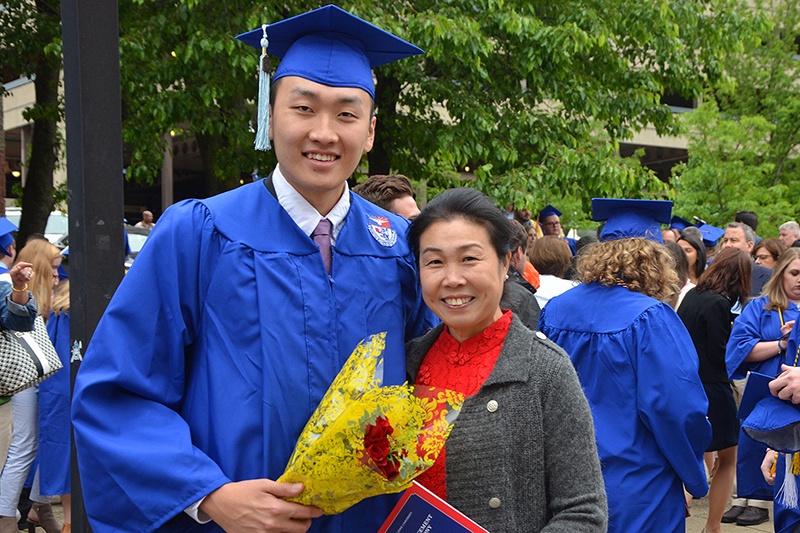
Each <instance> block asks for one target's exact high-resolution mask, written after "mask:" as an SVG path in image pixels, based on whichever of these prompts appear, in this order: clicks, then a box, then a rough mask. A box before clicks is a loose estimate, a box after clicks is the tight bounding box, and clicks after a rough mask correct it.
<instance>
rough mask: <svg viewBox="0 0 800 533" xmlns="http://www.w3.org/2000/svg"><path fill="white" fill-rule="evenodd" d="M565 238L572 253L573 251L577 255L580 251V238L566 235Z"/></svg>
mask: <svg viewBox="0 0 800 533" xmlns="http://www.w3.org/2000/svg"><path fill="white" fill-rule="evenodd" d="M564 240H565V241H567V246H569V251H570V253H572V255H573V256H574V255H577V253H578V248H577V244H578V240H577V239H572V238H570V237H564Z"/></svg>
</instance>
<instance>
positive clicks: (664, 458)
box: [539, 283, 711, 533]
mask: <svg viewBox="0 0 800 533" xmlns="http://www.w3.org/2000/svg"><path fill="white" fill-rule="evenodd" d="M539 328H540V329H541V330H542V332H543V333H544V334H545V335H547V336H548V338H550V340H552V341H554V342H555V343H556V344H558V345H559V346H561V347H562V348H564V350H566V352H567V353H568V354H569V355H570V358H571V359H572V362H573V364H574V365H575V369H576V370H577V372H578V377H579V378H580V381H581V384H582V385H583V388H584V392H585V393H586V397H587V399H588V400H589V405H590V406H591V408H592V415H593V416H594V422H595V432H596V436H597V448H598V452H599V454H600V463H601V464H602V466H603V478H604V480H605V484H606V492H607V493H608V514H609V527H608V531H609V532H620V533H627V532H631V531H636V532H648V531H651V532H654V533H656V532H657V533H668V532H676V533H678V532H679V533H683V532H684V529H685V520H686V504H685V501H684V497H683V489H682V484H685V485H686V489H687V490H688V491H689V492H690V493H692V494H693V495H694V496H697V497H700V496H703V495H704V494H705V493H706V492H707V491H708V484H707V482H706V475H705V470H704V468H703V452H704V451H705V449H706V448H707V447H708V444H709V443H710V442H711V425H710V424H709V423H708V420H707V419H706V413H707V411H708V399H707V398H706V395H705V391H704V390H703V385H702V383H701V382H700V377H699V375H698V366H699V363H698V359H697V352H696V351H695V348H694V345H693V344H692V339H691V337H690V336H689V333H688V332H687V331H686V328H685V327H684V325H683V323H682V322H681V320H680V318H678V315H676V314H675V312H674V311H673V310H672V308H671V307H669V306H668V305H667V304H664V303H661V302H658V301H657V300H655V299H653V298H650V297H648V296H644V295H643V294H639V293H635V292H631V291H629V290H628V289H625V288H623V287H619V286H613V287H607V286H604V285H601V284H599V283H591V284H588V285H587V284H583V285H579V286H577V287H575V288H573V289H571V290H569V291H567V292H565V293H564V294H562V295H560V296H557V297H556V298H553V299H552V300H550V302H549V303H548V304H547V307H545V308H544V309H543V310H542V314H541V318H540V321H539Z"/></svg>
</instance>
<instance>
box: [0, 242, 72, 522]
mask: <svg viewBox="0 0 800 533" xmlns="http://www.w3.org/2000/svg"><path fill="white" fill-rule="evenodd" d="M61 259H62V257H61V253H60V251H59V249H58V248H56V247H55V246H53V245H52V244H50V242H48V241H47V240H45V239H34V240H30V239H29V240H28V242H27V243H26V244H25V246H24V247H23V248H22V250H20V251H19V253H18V254H17V258H16V261H17V262H18V263H20V262H24V263H30V264H31V265H33V271H34V275H33V278H32V279H31V280H30V281H29V282H28V290H29V291H30V292H31V293H33V296H34V301H35V302H36V307H37V308H38V310H39V313H40V314H41V315H42V317H43V318H45V320H46V319H47V317H48V316H49V315H50V300H51V297H52V293H53V288H54V287H55V286H56V284H58V267H59V265H60V264H61ZM50 379H52V378H50ZM11 410H12V412H13V415H14V435H13V437H12V439H11V447H10V448H9V450H8V460H7V461H6V466H5V468H4V469H3V473H2V475H0V533H16V532H17V523H16V518H15V517H16V514H17V504H18V502H19V495H20V493H21V492H22V488H23V486H24V484H25V479H26V478H27V477H28V471H29V470H30V468H31V464H33V460H34V459H35V458H36V452H37V448H38V440H39V423H38V420H39V386H38V385H37V386H34V387H31V388H29V389H26V390H24V391H22V392H19V393H17V394H15V395H14V396H13V397H12V398H11ZM34 485H36V482H35V481H34ZM34 489H35V487H34ZM34 492H35V490H32V491H31V500H33V507H32V508H31V511H30V513H28V524H29V525H31V526H40V527H42V528H43V529H44V530H45V531H46V532H47V533H59V532H60V531H61V524H59V523H58V521H57V520H56V518H55V516H53V509H52V508H51V507H50V498H45V497H41V496H38V495H35V494H34Z"/></svg>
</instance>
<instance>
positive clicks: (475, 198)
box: [408, 187, 512, 263]
mask: <svg viewBox="0 0 800 533" xmlns="http://www.w3.org/2000/svg"><path fill="white" fill-rule="evenodd" d="M459 219H464V220H466V221H468V222H473V223H475V224H479V225H481V226H483V227H484V228H485V229H486V233H488V234H489V242H491V243H492V246H493V247H494V250H495V252H497V257H498V258H500V260H501V261H503V260H505V258H506V256H507V255H508V253H509V252H510V251H511V231H512V227H511V223H510V221H509V220H508V219H507V218H506V217H505V215H503V213H502V211H500V209H498V208H497V207H495V206H494V204H492V201H491V200H490V199H489V197H488V196H486V195H485V194H483V193H482V192H480V191H479V190H477V189H472V188H469V187H462V188H459V189H448V190H446V191H443V192H442V193H441V194H439V195H438V196H436V197H435V198H434V199H433V200H431V201H430V202H428V205H427V206H425V209H423V210H422V212H421V213H420V214H419V216H418V217H417V218H415V219H414V222H412V223H411V227H410V228H409V230H408V242H409V244H410V245H411V249H412V250H413V251H414V257H416V259H417V263H419V252H420V250H419V241H420V239H421V238H422V234H423V233H425V230H427V229H428V228H429V227H430V226H431V225H432V224H434V223H435V222H452V221H454V220H459Z"/></svg>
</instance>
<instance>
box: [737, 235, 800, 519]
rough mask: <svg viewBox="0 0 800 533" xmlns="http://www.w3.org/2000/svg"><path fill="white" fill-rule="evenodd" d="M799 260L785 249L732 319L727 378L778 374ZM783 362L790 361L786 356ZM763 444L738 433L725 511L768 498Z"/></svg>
mask: <svg viewBox="0 0 800 533" xmlns="http://www.w3.org/2000/svg"><path fill="white" fill-rule="evenodd" d="M794 261H797V262H798V263H797V264H798V265H800V249H798V248H789V249H788V250H787V251H785V252H784V254H782V255H781V256H780V258H779V260H778V263H777V264H776V265H775V269H774V271H773V275H772V278H770V280H769V281H768V282H767V283H766V284H765V285H764V293H763V295H762V296H760V297H758V298H755V299H754V300H751V301H750V303H748V304H747V305H746V306H745V308H744V309H743V310H742V313H741V315H739V317H738V318H737V319H736V320H735V321H734V322H733V328H732V330H731V336H730V339H729V340H728V345H727V347H726V350H725V364H726V366H727V368H728V375H729V376H730V378H731V379H744V378H745V377H746V376H747V372H748V371H754V372H760V373H762V374H767V375H770V376H777V375H778V374H780V372H781V364H783V363H786V362H787V356H786V340H785V339H784V337H785V336H786V335H787V334H788V333H789V331H791V329H792V325H793V324H794V323H795V320H796V319H797V318H798V316H799V315H800V308H798V303H800V294H796V295H794V294H793V293H794V284H793V277H792V275H791V270H792V269H791V268H790V266H791V265H792V263H793V262H794ZM788 364H790V365H791V364H793V359H792V361H789V362H788ZM765 450H766V447H765V446H764V445H763V444H759V443H757V442H755V441H754V440H753V439H751V438H750V437H749V436H748V435H747V433H745V432H744V431H743V430H742V431H740V432H739V450H738V455H737V465H736V496H737V499H735V500H734V501H733V505H732V507H731V509H733V511H730V512H736V511H738V512H744V511H745V506H746V505H752V501H746V500H758V501H762V502H763V501H769V500H772V499H773V488H772V487H771V486H770V485H769V484H768V483H766V482H765V481H764V478H763V476H762V475H761V461H762V460H763V458H764V453H765Z"/></svg>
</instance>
